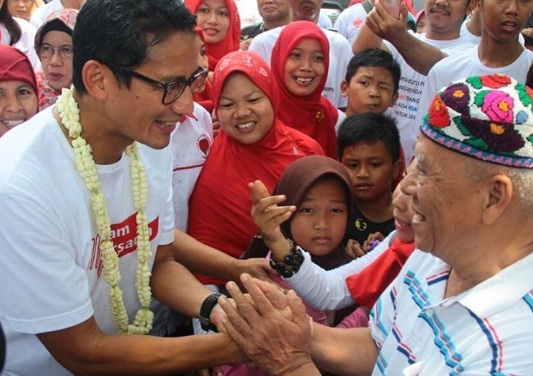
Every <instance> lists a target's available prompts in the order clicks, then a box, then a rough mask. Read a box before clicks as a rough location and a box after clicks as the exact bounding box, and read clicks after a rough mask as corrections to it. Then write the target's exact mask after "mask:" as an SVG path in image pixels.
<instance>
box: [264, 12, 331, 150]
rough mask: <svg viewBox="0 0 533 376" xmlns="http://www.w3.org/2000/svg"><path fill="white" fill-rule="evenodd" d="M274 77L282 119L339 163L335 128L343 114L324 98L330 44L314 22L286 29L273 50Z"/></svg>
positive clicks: (293, 23)
mask: <svg viewBox="0 0 533 376" xmlns="http://www.w3.org/2000/svg"><path fill="white" fill-rule="evenodd" d="M271 66H272V73H273V74H274V78H275V80H276V83H277V84H278V87H279V90H277V92H276V101H277V103H279V116H280V119H281V120H282V121H283V122H284V123H285V124H287V125H288V126H289V127H292V128H295V129H298V130H299V131H301V132H303V133H305V134H306V135H308V136H311V137H312V138H314V139H315V140H316V141H317V142H318V143H319V144H320V146H322V148H323V149H324V151H325V153H326V155H327V156H329V157H332V158H334V159H337V147H336V135H335V125H336V123H337V121H338V120H339V110H337V108H335V106H334V105H333V104H332V103H331V102H330V101H329V100H328V99H327V98H326V97H323V96H322V90H323V89H324V86H325V84H326V79H327V72H328V67H329V43H328V39H327V37H326V35H325V34H324V32H323V31H322V30H321V29H320V28H319V27H318V26H317V25H316V24H314V23H313V22H309V21H295V22H291V23H290V24H289V25H287V26H285V27H284V28H283V30H282V32H281V34H280V35H279V37H278V40H277V41H276V44H275V45H274V49H273V50H272V61H271Z"/></svg>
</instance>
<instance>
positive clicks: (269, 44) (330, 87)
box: [249, 26, 353, 108]
mask: <svg viewBox="0 0 533 376" xmlns="http://www.w3.org/2000/svg"><path fill="white" fill-rule="evenodd" d="M282 29H283V26H281V27H277V28H275V29H272V30H268V31H265V32H264V33H261V34H259V35H258V36H256V37H255V38H254V39H253V40H252V43H250V48H249V50H250V51H253V52H255V53H257V54H259V55H260V56H261V57H262V58H263V59H264V60H265V61H266V62H267V64H268V65H269V66H270V60H271V57H272V49H273V48H274V44H275V43H276V40H277V39H278V36H279V34H280V33H281V30H282ZM322 31H323V32H324V33H325V34H326V37H327V38H328V41H329V69H328V78H327V80H326V86H325V87H324V90H323V91H322V95H323V96H325V97H326V98H328V99H329V100H330V102H331V103H333V105H334V106H335V107H337V108H343V107H346V106H347V104H348V99H347V98H345V97H343V96H342V95H341V83H342V81H343V80H344V77H345V76H346V68H347V67H348V63H349V62H350V59H351V58H352V56H353V53H352V46H350V43H348V40H346V38H344V37H343V36H342V35H340V34H339V33H336V32H334V31H331V30H325V29H323V30H322Z"/></svg>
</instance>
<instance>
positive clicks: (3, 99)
mask: <svg viewBox="0 0 533 376" xmlns="http://www.w3.org/2000/svg"><path fill="white" fill-rule="evenodd" d="M37 111H39V105H38V102H37V82H36V81H35V74H34V73H33V68H32V66H31V63H30V61H29V60H28V58H27V57H26V55H25V54H24V53H22V52H20V51H19V50H18V49H16V48H15V47H11V46H6V45H5V44H0V137H2V136H3V135H4V134H5V133H6V132H7V131H9V130H10V129H11V128H13V127H15V126H17V125H19V124H21V123H23V122H25V121H26V120H28V119H29V118H31V117H32V116H33V115H35V114H36V113H37Z"/></svg>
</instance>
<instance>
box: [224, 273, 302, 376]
mask: <svg viewBox="0 0 533 376" xmlns="http://www.w3.org/2000/svg"><path fill="white" fill-rule="evenodd" d="M241 282H242V283H243V285H244V286H245V288H246V289H247V290H248V292H249V294H250V297H251V298H252V301H251V302H250V300H249V299H247V297H246V296H245V295H244V294H243V293H242V292H241V291H240V290H239V288H238V287H237V285H236V284H235V283H234V282H228V284H227V285H226V288H227V289H228V291H229V292H230V294H231V296H232V297H233V299H234V300H235V304H236V308H235V306H233V304H232V303H230V302H229V301H228V299H226V298H221V299H220V300H219V303H220V305H221V307H222V308H223V309H224V311H225V312H226V314H227V319H226V320H224V321H223V322H222V324H223V331H224V332H225V333H227V334H228V335H229V336H230V337H231V338H233V340H234V341H235V342H236V343H237V345H238V346H239V347H240V348H241V349H242V350H243V351H244V352H245V353H246V355H247V356H248V358H249V359H250V360H251V361H253V362H254V363H255V364H256V365H257V366H259V367H260V368H261V369H262V370H264V371H265V372H267V373H269V374H272V375H283V374H286V373H288V372H292V371H294V370H297V369H300V368H301V367H305V366H308V365H309V364H312V361H311V326H310V323H309V319H308V316H307V314H306V312H305V307H304V305H303V302H302V300H301V299H300V298H299V297H298V296H297V295H296V293H295V292H294V291H292V290H291V291H289V292H288V293H287V295H285V294H284V293H283V292H282V291H281V290H280V289H279V288H278V287H277V286H275V285H272V284H269V283H267V282H264V281H260V280H257V279H253V278H251V277H250V276H249V275H246V274H244V275H242V276H241Z"/></svg>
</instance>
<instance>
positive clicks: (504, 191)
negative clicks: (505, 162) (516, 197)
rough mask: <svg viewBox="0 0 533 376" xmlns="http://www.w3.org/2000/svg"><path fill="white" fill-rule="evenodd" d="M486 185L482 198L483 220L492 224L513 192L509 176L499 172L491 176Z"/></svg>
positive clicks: (502, 211)
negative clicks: (483, 197)
mask: <svg viewBox="0 0 533 376" xmlns="http://www.w3.org/2000/svg"><path fill="white" fill-rule="evenodd" d="M486 187H487V190H486V194H485V199H484V200H483V222H484V223H485V224H493V223H494V222H496V221H497V220H498V218H500V217H501V216H502V214H503V213H504V212H505V210H506V209H507V208H508V207H509V204H510V203H511V200H512V198H513V194H514V189H513V183H512V181H511V178H509V176H507V175H503V174H499V175H495V176H491V177H490V178H489V182H488V183H487V186H486Z"/></svg>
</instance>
